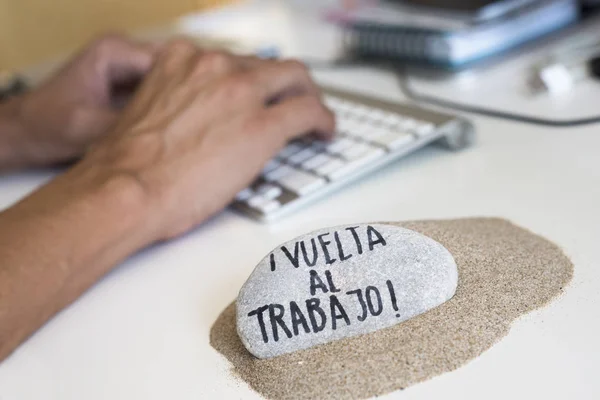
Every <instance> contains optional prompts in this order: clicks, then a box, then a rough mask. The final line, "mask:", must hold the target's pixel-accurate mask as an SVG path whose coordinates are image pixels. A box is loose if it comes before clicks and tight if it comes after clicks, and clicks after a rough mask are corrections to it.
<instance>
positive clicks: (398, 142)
mask: <svg viewBox="0 0 600 400" xmlns="http://www.w3.org/2000/svg"><path fill="white" fill-rule="evenodd" d="M413 140H415V138H414V136H413V135H409V134H408V133H391V132H390V133H388V134H386V135H383V136H379V137H376V138H373V142H374V143H377V144H379V145H381V146H384V147H385V148H386V149H387V150H390V151H392V150H396V149H397V148H399V147H402V146H405V145H407V144H409V143H411V142H412V141H413Z"/></svg>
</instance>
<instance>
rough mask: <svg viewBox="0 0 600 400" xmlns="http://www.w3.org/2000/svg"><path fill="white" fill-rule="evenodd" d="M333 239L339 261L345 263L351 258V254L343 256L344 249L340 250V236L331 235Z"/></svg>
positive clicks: (335, 233) (336, 234)
mask: <svg viewBox="0 0 600 400" xmlns="http://www.w3.org/2000/svg"><path fill="white" fill-rule="evenodd" d="M333 237H334V239H335V243H336V244H337V249H338V255H339V257H340V261H346V260H347V259H349V258H351V257H352V254H348V255H345V254H344V249H343V248H342V242H341V240H340V235H339V234H338V233H337V232H334V233H333Z"/></svg>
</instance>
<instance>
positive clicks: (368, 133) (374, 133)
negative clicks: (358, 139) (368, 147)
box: [362, 126, 390, 141]
mask: <svg viewBox="0 0 600 400" xmlns="http://www.w3.org/2000/svg"><path fill="white" fill-rule="evenodd" d="M389 133H390V130H389V129H387V128H382V127H373V126H372V127H371V128H370V129H369V130H365V132H364V134H363V137H362V138H363V139H364V140H368V141H373V139H375V138H377V137H380V136H384V135H387V134H389Z"/></svg>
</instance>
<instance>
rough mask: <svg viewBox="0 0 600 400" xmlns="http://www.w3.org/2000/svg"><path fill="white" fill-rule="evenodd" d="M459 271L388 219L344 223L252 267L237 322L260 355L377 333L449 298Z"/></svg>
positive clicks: (440, 251)
mask: <svg viewBox="0 0 600 400" xmlns="http://www.w3.org/2000/svg"><path fill="white" fill-rule="evenodd" d="M457 283H458V271H457V268H456V263H455V262H454V259H453V257H452V255H451V254H450V252H448V250H446V248H444V247H443V246H442V245H441V244H439V243H438V242H436V241H434V240H433V239H430V238H428V237H426V236H424V235H421V234H419V233H416V232H413V231H411V230H408V229H404V228H399V227H396V226H392V225H384V224H370V225H367V224H364V225H349V226H339V227H334V228H327V229H322V230H319V231H315V232H312V233H309V234H307V235H304V236H301V237H299V238H296V239H294V240H291V241H289V242H287V243H284V244H283V245H281V246H279V247H277V248H276V249H275V250H273V251H272V252H271V253H270V254H268V255H267V256H266V257H265V258H264V259H263V260H262V261H261V262H260V263H259V264H258V265H257V266H256V268H255V269H254V271H253V272H252V274H251V275H250V277H249V278H248V280H247V281H246V283H245V284H244V286H243V287H242V289H241V290H240V293H239V296H238V299H237V328H238V335H239V336H240V338H241V340H242V342H243V343H244V345H245V346H246V348H247V349H248V351H250V353H252V354H253V355H255V356H256V357H258V358H271V357H275V356H278V355H281V354H285V353H290V352H293V351H297V350H302V349H307V348H309V347H313V346H316V345H319V344H323V343H328V342H331V341H334V340H339V339H342V338H345V337H349V336H356V335H361V334H365V333H370V332H374V331H376V330H379V329H383V328H387V327H389V326H392V325H395V324H398V323H400V322H402V321H405V320H407V319H409V318H412V317H414V316H416V315H419V314H422V313H424V312H425V311H427V310H430V309H432V308H434V307H437V306H438V305H440V304H442V303H444V302H446V301H447V300H449V299H450V298H452V296H454V293H455V291H456V286H457Z"/></svg>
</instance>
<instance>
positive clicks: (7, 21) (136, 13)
mask: <svg viewBox="0 0 600 400" xmlns="http://www.w3.org/2000/svg"><path fill="white" fill-rule="evenodd" d="M226 2H227V0H0V70H1V69H15V68H19V67H22V66H25V65H28V64H31V63H35V62H39V61H42V60H44V59H48V58H49V57H52V56H55V55H57V54H60V53H64V52H65V51H72V50H73V49H75V48H77V47H79V46H81V45H82V44H83V43H85V42H87V41H88V40H89V39H90V38H92V37H94V36H96V35H97V34H99V33H101V32H105V31H112V32H115V31H119V32H122V31H131V30H135V29H141V28H144V27H151V26H153V25H157V24H160V23H164V22H167V21H168V20H170V19H172V18H174V17H177V16H180V15H183V14H185V13H189V12H193V11H197V10H198V9H201V8H204V7H207V6H211V5H215V4H219V3H226Z"/></svg>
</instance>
